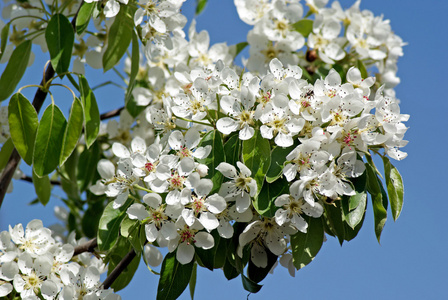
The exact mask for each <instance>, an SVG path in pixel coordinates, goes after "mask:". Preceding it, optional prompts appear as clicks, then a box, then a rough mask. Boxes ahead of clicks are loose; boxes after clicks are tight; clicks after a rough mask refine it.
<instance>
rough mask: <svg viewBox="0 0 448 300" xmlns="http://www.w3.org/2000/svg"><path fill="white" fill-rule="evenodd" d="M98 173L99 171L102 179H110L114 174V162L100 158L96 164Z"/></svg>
mask: <svg viewBox="0 0 448 300" xmlns="http://www.w3.org/2000/svg"><path fill="white" fill-rule="evenodd" d="M97 170H98V173H100V175H101V177H102V178H104V179H110V178H112V177H114V175H115V166H114V164H113V163H112V162H111V161H109V160H107V159H100V161H99V162H98V166H97Z"/></svg>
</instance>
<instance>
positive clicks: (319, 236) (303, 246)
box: [291, 216, 324, 270]
mask: <svg viewBox="0 0 448 300" xmlns="http://www.w3.org/2000/svg"><path fill="white" fill-rule="evenodd" d="M303 217H304V219H305V221H306V222H307V223H308V230H307V232H306V233H303V232H300V231H299V232H297V233H296V234H294V235H292V236H291V249H292V262H293V264H294V266H295V267H296V269H297V270H300V269H301V268H303V267H305V266H306V265H307V264H309V263H310V262H311V261H312V260H313V259H314V257H316V255H317V253H318V252H319V250H320V248H321V247H322V244H323V242H324V227H323V224H322V219H321V218H312V217H308V216H303Z"/></svg>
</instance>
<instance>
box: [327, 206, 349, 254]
mask: <svg viewBox="0 0 448 300" xmlns="http://www.w3.org/2000/svg"><path fill="white" fill-rule="evenodd" d="M324 208H325V218H326V220H327V222H328V225H329V227H330V229H331V230H332V232H333V234H334V235H335V236H336V237H337V238H338V241H339V244H341V245H342V244H343V243H344V240H345V229H344V220H343V219H342V211H341V204H340V202H339V201H336V202H335V203H334V204H328V205H325V206H324Z"/></svg>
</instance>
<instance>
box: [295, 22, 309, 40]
mask: <svg viewBox="0 0 448 300" xmlns="http://www.w3.org/2000/svg"><path fill="white" fill-rule="evenodd" d="M292 27H293V28H294V30H295V31H297V32H299V33H300V34H301V35H303V36H304V37H307V36H308V35H310V33H311V32H312V31H313V20H309V19H302V20H300V21H298V22H296V23H294V24H292Z"/></svg>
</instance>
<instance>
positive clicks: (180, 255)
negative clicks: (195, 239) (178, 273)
mask: <svg viewBox="0 0 448 300" xmlns="http://www.w3.org/2000/svg"><path fill="white" fill-rule="evenodd" d="M193 256H194V247H193V245H189V244H186V243H182V244H180V245H179V246H178V247H177V252H176V258H177V261H178V262H180V263H181V264H183V265H185V264H188V263H189V262H190V261H191V260H192V259H193Z"/></svg>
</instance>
